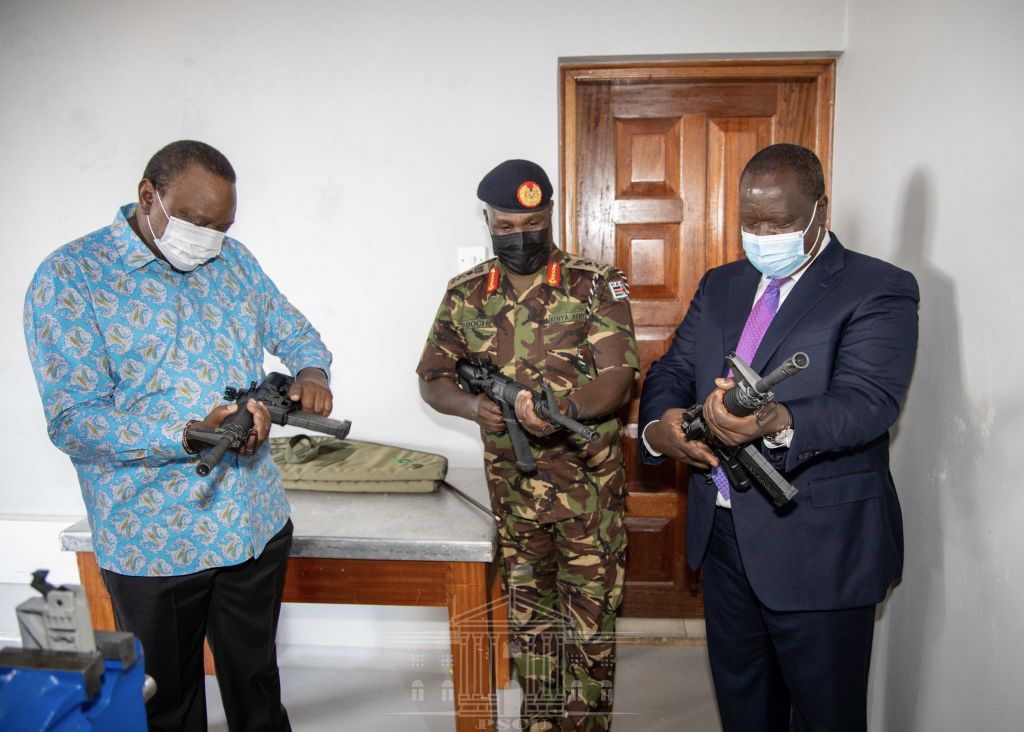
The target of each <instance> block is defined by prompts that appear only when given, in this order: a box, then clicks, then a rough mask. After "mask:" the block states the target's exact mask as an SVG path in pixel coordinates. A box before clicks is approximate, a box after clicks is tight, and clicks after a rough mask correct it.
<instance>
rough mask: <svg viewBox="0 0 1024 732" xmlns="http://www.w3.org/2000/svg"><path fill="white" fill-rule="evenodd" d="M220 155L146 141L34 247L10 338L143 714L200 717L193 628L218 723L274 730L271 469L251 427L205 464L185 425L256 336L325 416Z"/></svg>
mask: <svg viewBox="0 0 1024 732" xmlns="http://www.w3.org/2000/svg"><path fill="white" fill-rule="evenodd" d="M234 183H235V172H234V170H233V169H232V167H231V164H230V163H229V162H228V160H227V159H226V158H225V157H224V156H223V155H222V154H221V153H219V152H218V151H217V150H215V149H214V148H212V147H210V146H209V145H205V144H203V143H200V142H194V141H188V140H185V141H180V142H175V143H171V144H170V145H168V146H166V147H164V148H163V149H161V150H160V151H159V152H157V153H156V155H154V156H153V159H152V160H150V162H149V164H148V165H147V166H146V170H145V173H144V174H143V180H142V181H141V182H140V183H139V190H138V203H137V204H130V205H127V206H124V207H123V208H121V209H120V210H119V211H118V212H117V215H116V217H115V219H114V222H113V223H112V224H111V225H110V226H108V227H106V228H103V229H100V230H99V231H96V232H93V233H92V234H88V235H87V236H85V237H82V238H81V239H77V240H75V241H73V242H71V243H70V244H67V245H65V246H63V247H61V248H60V249H58V250H57V251H55V252H54V253H53V254H51V255H50V256H49V257H47V258H46V260H44V261H43V263H42V265H40V267H39V269H38V271H37V272H36V275H35V277H34V279H33V280H32V284H31V286H30V287H29V291H28V294H27V296H26V299H25V340H26V342H27V344H28V351H29V356H30V358H31V360H32V367H33V369H34V371H35V375H36V380H37V382H38V385H39V393H40V396H41V397H42V401H43V407H44V409H45V411H46V421H47V426H48V432H49V435H50V439H51V440H52V441H53V443H54V444H55V445H56V446H57V447H58V448H60V449H61V450H62V451H63V452H66V453H67V454H68V455H69V456H70V457H71V461H72V463H73V464H74V466H75V468H76V470H77V471H78V477H79V482H80V484H81V489H82V497H83V498H84V500H85V505H86V509H87V511H88V514H89V522H90V525H91V527H92V535H93V545H94V547H95V552H96V558H97V561H98V563H99V565H100V568H101V570H102V573H103V578H104V581H105V583H106V585H107V589H108V590H109V591H110V596H111V599H112V601H113V606H114V612H115V615H116V617H117V621H118V625H119V626H120V627H121V628H123V629H125V630H128V631H131V632H133V633H135V635H136V636H137V637H139V638H140V640H141V641H142V643H143V648H144V650H145V653H146V672H147V673H149V674H150V675H151V676H153V677H154V678H155V679H156V682H157V694H156V696H155V697H154V698H153V699H152V700H151V701H150V702H149V705H148V713H149V721H150V729H158V730H205V729H206V707H205V693H204V688H205V687H204V681H203V660H202V643H203V637H204V636H208V637H209V641H210V645H211V648H212V650H213V653H214V656H215V657H216V659H217V679H218V682H219V684H220V688H221V695H222V698H223V700H224V707H225V711H226V713H227V720H228V724H229V726H230V728H231V729H232V730H235V729H246V730H252V729H257V728H258V729H267V730H280V729H289V724H288V716H287V713H286V712H285V710H284V708H283V707H282V705H281V700H280V679H279V674H278V668H277V656H276V651H275V635H276V633H277V619H278V614H279V611H280V605H281V592H282V589H283V586H284V573H285V566H286V562H287V557H288V550H289V548H290V545H291V532H292V526H291V521H290V519H289V518H288V514H289V509H288V503H287V500H286V499H285V494H284V490H283V489H282V486H281V479H280V476H279V474H278V471H277V468H276V467H275V466H274V463H273V461H272V460H271V457H270V451H269V450H268V449H261V446H262V444H263V442H264V441H265V440H266V438H267V434H268V432H269V428H270V418H269V414H268V412H267V409H266V407H265V406H263V405H262V404H258V403H256V402H250V403H249V409H250V411H251V412H252V413H253V423H254V429H253V432H252V433H251V435H250V440H249V441H248V443H247V444H246V445H244V446H243V447H241V448H240V449H239V450H238V451H237V452H236V453H229V454H228V456H226V457H225V458H224V460H223V461H222V462H221V463H220V464H219V465H218V466H217V467H216V468H214V470H213V472H211V473H210V475H209V476H208V477H206V478H200V477H199V476H197V475H196V471H195V464H194V463H195V457H194V454H195V452H196V449H195V448H196V446H194V445H193V444H191V443H190V442H189V440H188V432H189V429H190V428H192V427H193V425H194V426H195V428H200V429H210V428H214V427H216V426H218V425H219V424H220V423H221V422H222V421H223V420H224V419H225V418H226V417H227V416H228V415H229V414H230V413H232V412H233V411H234V410H235V409H236V407H235V405H222V404H221V401H222V397H221V395H222V393H223V391H224V388H225V387H226V386H231V385H236V386H246V385H248V384H249V382H250V381H253V380H255V381H260V380H261V379H262V378H263V376H264V372H263V357H264V350H267V351H269V352H270V353H273V354H275V355H277V356H278V357H280V358H281V360H282V361H284V363H285V364H286V365H287V366H288V368H289V369H291V371H292V373H294V374H296V375H297V377H296V382H295V387H294V389H293V393H292V394H291V397H292V399H295V400H299V401H301V405H302V408H303V409H304V410H308V411H312V412H316V413H319V414H322V415H327V414H329V413H330V411H331V406H332V397H331V391H330V388H329V386H328V383H327V374H328V373H329V372H330V364H331V354H330V352H329V351H328V350H327V349H326V348H325V347H324V345H323V343H322V342H321V340H320V336H319V334H318V333H317V331H316V330H315V329H314V328H313V327H312V326H311V325H310V324H309V321H307V320H306V318H305V317H303V315H302V314H301V313H300V312H299V311H298V310H296V308H295V307H294V306H292V304H291V303H289V302H288V300H287V299H286V298H285V297H284V296H283V295H282V294H281V293H280V292H278V290H277V287H275V286H274V283H273V282H272V281H271V280H270V278H269V277H267V276H266V274H264V272H263V270H262V269H261V268H260V265H259V264H258V263H257V261H256V259H255V258H254V257H253V256H252V254H251V253H250V252H249V250H248V249H246V248H245V247H244V246H243V245H242V244H241V243H240V242H237V241H235V240H234V239H231V238H227V237H225V232H227V230H228V228H229V227H230V226H231V225H232V223H233V222H234V217H235V185H234Z"/></svg>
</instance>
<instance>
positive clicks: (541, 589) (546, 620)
mask: <svg viewBox="0 0 1024 732" xmlns="http://www.w3.org/2000/svg"><path fill="white" fill-rule="evenodd" d="M498 538H499V542H500V544H501V554H502V566H503V570H504V577H505V582H506V587H507V589H508V593H509V626H510V627H509V632H510V635H511V641H512V643H511V646H512V655H513V659H514V660H515V664H516V669H517V671H518V672H519V681H520V684H521V685H522V688H523V708H522V721H523V729H525V730H534V731H536V732H540V730H587V731H588V732H590V731H593V732H598V731H601V730H607V729H609V728H610V726H611V712H612V696H613V687H612V682H613V679H614V675H615V613H616V611H617V610H618V607H619V604H620V603H621V602H622V583H623V577H624V573H625V561H626V530H625V527H624V526H623V519H622V510H621V509H619V510H604V511H598V512H596V513H590V514H584V515H581V516H576V517H573V518H570V519H564V520H561V521H556V522H554V523H550V524H540V523H537V522H536V521H531V520H529V519H523V518H519V517H516V516H508V515H507V516H505V517H504V518H503V519H502V520H501V522H500V523H499V526H498Z"/></svg>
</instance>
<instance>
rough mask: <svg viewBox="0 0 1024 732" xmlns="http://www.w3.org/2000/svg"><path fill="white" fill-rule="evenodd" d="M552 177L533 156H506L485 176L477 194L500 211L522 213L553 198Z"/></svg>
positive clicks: (546, 203)
mask: <svg viewBox="0 0 1024 732" xmlns="http://www.w3.org/2000/svg"><path fill="white" fill-rule="evenodd" d="M551 193H552V191H551V181H550V180H548V174H547V173H545V172H544V168H542V167H540V166H539V165H537V163H531V162H530V161H529V160H506V161H505V162H504V163H502V164H501V165H499V166H498V167H496V168H495V169H494V170H492V171H491V172H490V173H488V174H487V175H485V176H484V178H483V180H481V181H480V185H478V186H477V188H476V195H477V198H479V199H480V200H481V201H483V202H484V203H486V204H487V205H488V206H493V207H494V208H496V209H498V210H499V211H506V212H509V213H522V212H524V211H534V210H536V209H541V208H544V207H545V206H547V205H548V203H550V202H551Z"/></svg>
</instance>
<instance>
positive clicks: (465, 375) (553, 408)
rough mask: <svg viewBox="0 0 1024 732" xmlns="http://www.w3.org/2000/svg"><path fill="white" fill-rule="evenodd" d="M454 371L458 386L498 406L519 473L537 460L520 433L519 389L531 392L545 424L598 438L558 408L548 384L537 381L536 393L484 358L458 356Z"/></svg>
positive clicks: (527, 470)
mask: <svg viewBox="0 0 1024 732" xmlns="http://www.w3.org/2000/svg"><path fill="white" fill-rule="evenodd" d="M455 373H456V374H457V375H458V377H459V386H461V387H462V389H463V390H464V391H467V392H469V393H470V394H481V393H485V394H487V395H488V396H489V397H490V398H491V399H493V400H494V401H495V402H496V403H497V404H498V406H499V407H501V415H502V418H503V419H504V420H505V426H506V427H507V429H508V436H509V437H510V438H511V440H512V450H513V452H515V455H516V468H518V469H519V472H521V473H533V472H536V470H537V461H536V460H534V459H533V454H532V453H531V452H530V443H529V441H528V440H527V439H526V433H525V432H523V426H522V425H521V424H519V420H518V419H517V418H516V413H515V403H516V395H517V394H518V393H519V392H521V391H526V392H528V393H529V394H531V395H532V397H533V407H534V409H535V410H536V411H537V416H538V417H540V418H541V419H543V420H544V421H545V422H547V423H548V424H552V425H555V426H556V427H564V428H565V429H567V430H570V431H572V432H575V433H576V434H577V435H579V436H580V437H582V438H583V439H585V440H588V441H590V442H597V441H598V440H600V439H601V435H600V434H598V432H597V431H596V430H592V429H590V428H589V427H587V426H586V425H583V424H580V423H579V422H577V421H576V420H575V419H573V418H571V417H567V416H565V415H564V414H562V413H561V412H559V411H558V403H557V402H556V401H555V393H554V392H553V391H552V390H551V384H548V383H547V382H544V383H542V384H541V391H540V392H536V391H534V390H533V389H531V388H530V387H528V386H524V385H523V384H520V383H519V382H518V381H513V380H512V379H510V378H509V377H508V376H505V375H504V374H502V373H501V370H500V369H499V368H498V367H497V366H495V365H494V364H493V363H491V360H490V359H489V358H485V359H484V360H483V361H482V362H480V363H473V362H472V361H469V360H467V359H464V358H460V359H459V360H458V362H456V364H455Z"/></svg>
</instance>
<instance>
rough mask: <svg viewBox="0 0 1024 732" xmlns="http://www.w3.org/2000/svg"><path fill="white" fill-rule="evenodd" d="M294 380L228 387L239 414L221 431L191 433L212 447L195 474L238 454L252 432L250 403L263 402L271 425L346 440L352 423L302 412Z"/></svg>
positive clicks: (273, 377)
mask: <svg viewBox="0 0 1024 732" xmlns="http://www.w3.org/2000/svg"><path fill="white" fill-rule="evenodd" d="M294 383H295V379H294V378H293V377H291V376H286V375H285V374H279V373H272V374H269V375H268V376H267V378H266V379H264V380H263V383H262V384H260V385H259V386H257V385H256V382H255V381H253V382H252V383H250V384H249V388H248V389H236V388H235V387H231V386H229V387H228V388H227V389H225V390H224V398H225V399H227V400H229V401H233V402H235V403H236V404H238V410H237V411H235V412H234V413H232V414H230V415H228V417H227V418H226V419H225V420H224V421H223V422H221V424H220V427H218V428H217V429H215V430H212V431H206V430H197V429H195V428H192V429H190V430H189V431H188V439H189V441H195V442H201V443H203V444H205V445H210V446H211V447H210V449H208V450H206V451H205V452H204V453H203V455H202V457H201V458H200V460H199V464H198V465H196V473H198V474H199V475H202V476H206V475H209V474H210V471H211V470H213V468H214V467H215V466H216V465H217V463H219V462H220V460H221V458H222V457H224V453H226V452H227V451H228V450H237V449H238V448H239V447H241V446H242V445H244V444H245V443H246V441H247V440H248V439H249V432H250V431H251V430H252V428H253V426H252V424H253V423H252V414H251V413H250V412H249V410H248V409H247V408H246V405H247V404H248V402H249V400H251V399H255V400H256V401H260V402H263V403H264V404H265V405H266V407H267V411H268V412H270V421H271V422H273V423H274V424H279V425H282V426H283V425H291V426H293V427H300V428H302V429H307V430H313V431H314V432H322V433H324V434H325V435H331V436H332V437H337V438H338V439H340V440H343V439H345V436H346V435H348V430H349V428H350V427H351V426H352V423H351V422H349V421H348V420H344V421H339V420H336V419H329V418H328V417H321V416H320V415H318V414H310V413H309V412H303V411H301V410H300V409H299V403H298V402H293V401H292V400H291V399H290V398H289V396H288V392H289V390H290V389H291V386H292V384H294Z"/></svg>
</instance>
